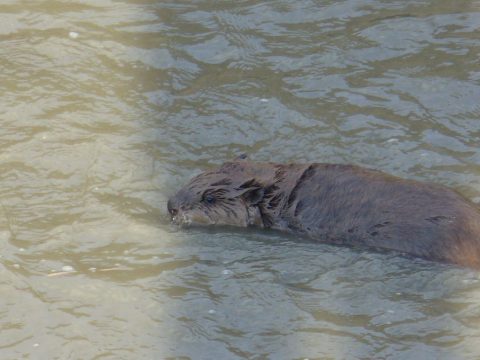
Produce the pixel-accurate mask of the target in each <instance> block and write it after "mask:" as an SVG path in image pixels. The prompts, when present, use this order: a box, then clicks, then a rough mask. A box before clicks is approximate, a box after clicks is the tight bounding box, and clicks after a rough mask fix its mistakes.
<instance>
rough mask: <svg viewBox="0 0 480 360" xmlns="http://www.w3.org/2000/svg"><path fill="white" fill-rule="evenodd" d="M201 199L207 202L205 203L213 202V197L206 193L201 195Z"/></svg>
mask: <svg viewBox="0 0 480 360" xmlns="http://www.w3.org/2000/svg"><path fill="white" fill-rule="evenodd" d="M203 200H204V201H205V202H206V203H207V204H213V203H214V202H215V197H214V196H212V195H210V194H208V195H205V196H204V197H203Z"/></svg>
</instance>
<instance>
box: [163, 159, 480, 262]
mask: <svg viewBox="0 0 480 360" xmlns="http://www.w3.org/2000/svg"><path fill="white" fill-rule="evenodd" d="M168 210H169V212H170V214H171V216H172V219H173V221H174V222H175V223H177V224H205V225H208V224H220V225H234V226H251V225H254V226H259V227H264V228H272V229H276V230H281V231H287V232H290V233H295V234H302V235H305V236H307V237H309V238H311V239H314V240H317V241H321V242H325V243H332V244H342V245H343V244H345V245H350V246H357V245H360V246H369V247H375V248H383V249H391V250H397V251H400V252H403V253H408V254H411V255H414V256H418V257H422V258H426V259H430V260H437V261H445V262H450V263H456V264H460V265H466V266H471V267H475V268H480V212H479V210H478V208H476V206H475V205H474V204H472V203H470V202H468V201H467V200H465V199H464V198H462V197H461V196H460V195H459V194H458V193H456V192H455V191H453V190H450V189H448V188H445V187H443V186H439V185H434V184H426V183H421V182H417V181H412V180H405V179H401V178H398V177H395V176H391V175H388V174H385V173H382V172H380V171H375V170H368V169H364V168H360V167H357V166H351V165H338V164H287V165H284V164H274V163H257V162H251V161H233V162H228V163H225V164H224V165H222V166H221V167H219V168H217V169H215V170H213V171H208V172H205V173H202V174H200V175H199V176H197V177H195V178H194V179H192V181H191V182H190V183H189V184H187V185H186V186H185V187H184V188H183V189H181V190H180V191H179V192H178V193H177V194H176V195H175V196H174V197H172V198H171V199H170V200H169V201H168Z"/></svg>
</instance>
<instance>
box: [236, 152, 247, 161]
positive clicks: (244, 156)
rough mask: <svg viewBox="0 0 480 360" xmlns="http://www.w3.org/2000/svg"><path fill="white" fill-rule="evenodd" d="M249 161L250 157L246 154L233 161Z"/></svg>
mask: <svg viewBox="0 0 480 360" xmlns="http://www.w3.org/2000/svg"><path fill="white" fill-rule="evenodd" d="M247 159H248V155H247V154H245V153H244V154H240V155H238V156H237V157H236V158H235V159H233V161H242V160H247Z"/></svg>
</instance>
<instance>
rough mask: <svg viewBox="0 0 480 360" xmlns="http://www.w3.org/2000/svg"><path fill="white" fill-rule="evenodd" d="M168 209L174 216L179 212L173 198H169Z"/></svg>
mask: <svg viewBox="0 0 480 360" xmlns="http://www.w3.org/2000/svg"><path fill="white" fill-rule="evenodd" d="M167 209H168V212H169V213H170V215H172V217H174V216H175V215H177V214H178V209H177V208H176V207H175V206H174V204H173V202H172V200H168V202H167Z"/></svg>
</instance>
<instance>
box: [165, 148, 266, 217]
mask: <svg viewBox="0 0 480 360" xmlns="http://www.w3.org/2000/svg"><path fill="white" fill-rule="evenodd" d="M244 159H245V156H241V157H239V158H237V159H235V160H234V161H233V162H227V163H225V164H223V165H222V166H221V167H219V168H217V169H214V170H212V171H207V172H204V173H202V174H200V175H198V176H196V177H195V178H193V179H192V180H191V181H190V182H189V183H188V184H187V185H185V186H184V187H183V188H182V189H180V190H179V191H178V192H177V193H176V194H175V195H174V196H173V197H172V198H170V199H169V200H168V204H167V207H168V212H169V213H170V215H171V217H172V221H173V222H174V223H176V224H178V225H190V224H192V225H233V226H248V225H258V226H263V223H262V216H261V213H260V210H259V207H258V204H259V203H260V202H261V201H262V198H263V196H264V188H265V184H264V183H263V181H262V179H267V178H269V177H271V174H270V172H271V170H269V167H266V168H265V167H264V166H263V167H262V166H257V165H256V164H255V163H253V162H248V161H244Z"/></svg>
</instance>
